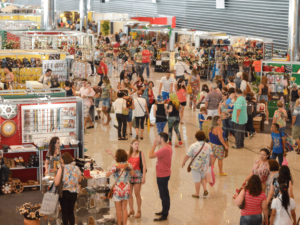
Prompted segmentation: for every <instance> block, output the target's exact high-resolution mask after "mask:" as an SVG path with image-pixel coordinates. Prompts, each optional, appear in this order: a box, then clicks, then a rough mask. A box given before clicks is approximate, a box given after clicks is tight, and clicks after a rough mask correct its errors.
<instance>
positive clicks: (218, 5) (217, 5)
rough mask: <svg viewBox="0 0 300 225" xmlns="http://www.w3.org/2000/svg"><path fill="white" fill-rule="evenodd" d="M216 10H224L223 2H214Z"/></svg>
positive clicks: (223, 0)
mask: <svg viewBox="0 0 300 225" xmlns="http://www.w3.org/2000/svg"><path fill="white" fill-rule="evenodd" d="M216 9H225V0H216Z"/></svg>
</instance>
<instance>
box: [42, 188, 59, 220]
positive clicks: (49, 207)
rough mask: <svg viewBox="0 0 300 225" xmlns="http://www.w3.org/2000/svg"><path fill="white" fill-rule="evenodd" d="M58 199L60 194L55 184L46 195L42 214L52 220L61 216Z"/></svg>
mask: <svg viewBox="0 0 300 225" xmlns="http://www.w3.org/2000/svg"><path fill="white" fill-rule="evenodd" d="M58 198H59V194H58V193H57V188H56V187H55V185H54V183H53V184H52V186H51V188H50V191H48V192H47V193H45V194H44V197H43V201H42V206H41V208H40V214H42V215H44V216H48V217H51V218H57V217H58V215H59V201H58Z"/></svg>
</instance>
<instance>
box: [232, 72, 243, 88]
mask: <svg viewBox="0 0 300 225" xmlns="http://www.w3.org/2000/svg"><path fill="white" fill-rule="evenodd" d="M242 75H243V73H242V72H238V73H237V74H236V78H235V79H234V83H235V89H240V88H241V83H242Z"/></svg>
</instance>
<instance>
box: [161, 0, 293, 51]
mask: <svg viewBox="0 0 300 225" xmlns="http://www.w3.org/2000/svg"><path fill="white" fill-rule="evenodd" d="M184 2H185V6H186V7H185V10H184V8H183V7H182V5H183V4H184V3H183V1H179V0H160V1H158V5H157V6H158V13H159V14H163V15H172V16H176V18H177V19H176V23H177V26H178V27H185V28H192V29H197V30H205V31H224V32H226V33H227V34H229V35H248V36H259V37H264V38H271V39H273V40H274V48H277V49H286V48H287V35H288V11H289V0H251V1H248V0H226V1H225V6H226V7H225V9H216V1H215V0H186V1H184ZM168 5H169V6H168Z"/></svg>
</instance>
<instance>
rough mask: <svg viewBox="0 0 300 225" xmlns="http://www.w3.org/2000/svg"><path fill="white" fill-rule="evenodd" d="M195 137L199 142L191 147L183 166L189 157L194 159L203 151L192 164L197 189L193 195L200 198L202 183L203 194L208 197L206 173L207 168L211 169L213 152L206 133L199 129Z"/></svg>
mask: <svg viewBox="0 0 300 225" xmlns="http://www.w3.org/2000/svg"><path fill="white" fill-rule="evenodd" d="M195 138H196V140H197V142H195V143H194V144H192V145H191V146H190V147H189V149H188V151H187V153H186V156H185V158H184V159H183V162H182V167H184V165H185V163H186V162H187V161H188V160H189V158H192V159H193V158H194V157H196V155H197V154H198V153H199V151H200V150H201V152H200V153H199V154H198V155H197V157H196V158H195V159H194V160H193V163H192V165H191V169H192V176H193V180H194V183H195V190H196V194H194V195H192V197H194V198H199V192H200V184H202V187H203V189H204V193H203V196H204V197H206V196H207V195H208V191H207V189H206V178H205V174H206V172H207V170H209V169H211V168H210V166H211V165H212V160H213V152H212V149H211V146H210V144H209V143H206V142H205V139H206V135H205V133H204V132H203V131H201V130H198V131H197V132H196V134H195Z"/></svg>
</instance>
